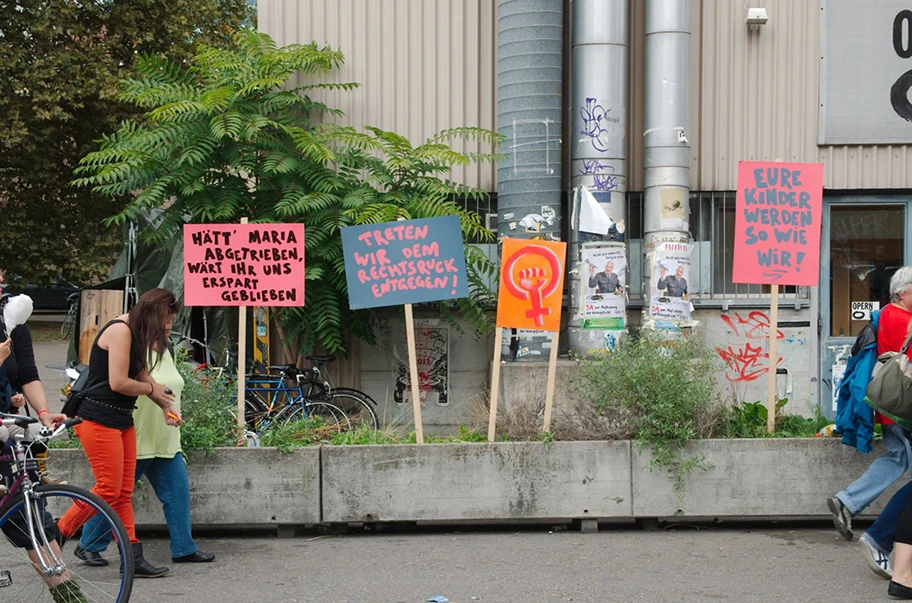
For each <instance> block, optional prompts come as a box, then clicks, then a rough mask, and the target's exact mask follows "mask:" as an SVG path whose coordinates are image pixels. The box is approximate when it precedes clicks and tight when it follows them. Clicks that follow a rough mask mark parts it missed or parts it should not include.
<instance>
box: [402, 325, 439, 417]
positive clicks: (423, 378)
mask: <svg viewBox="0 0 912 603" xmlns="http://www.w3.org/2000/svg"><path fill="white" fill-rule="evenodd" d="M415 356H416V360H417V363H418V390H419V393H418V395H419V396H420V397H421V402H422V403H426V402H436V403H437V404H440V405H446V404H447V403H448V386H449V378H450V368H449V363H450V332H449V329H448V328H447V326H446V325H444V326H431V325H423V324H422V325H421V326H416V328H415ZM393 357H394V358H395V359H396V364H397V367H398V369H399V371H398V372H399V374H398V377H397V379H396V390H395V393H394V394H393V401H394V402H396V403H397V404H403V403H406V402H411V400H412V383H411V379H410V377H409V365H408V358H407V357H406V358H402V357H400V355H399V350H398V349H397V348H396V346H393Z"/></svg>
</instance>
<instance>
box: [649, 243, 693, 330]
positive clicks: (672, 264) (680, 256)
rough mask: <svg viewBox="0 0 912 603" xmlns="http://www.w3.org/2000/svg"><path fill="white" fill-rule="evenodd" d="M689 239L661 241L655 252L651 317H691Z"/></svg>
mask: <svg viewBox="0 0 912 603" xmlns="http://www.w3.org/2000/svg"><path fill="white" fill-rule="evenodd" d="M692 254H693V245H691V244H689V243H658V244H656V246H655V251H654V252H653V253H652V266H651V268H652V278H651V281H650V282H651V286H650V289H651V291H650V304H649V308H650V311H649V313H650V317H651V318H652V319H653V320H659V321H669V322H673V323H686V322H690V320H691V309H692V307H691V302H690V291H689V286H690V258H691V256H692Z"/></svg>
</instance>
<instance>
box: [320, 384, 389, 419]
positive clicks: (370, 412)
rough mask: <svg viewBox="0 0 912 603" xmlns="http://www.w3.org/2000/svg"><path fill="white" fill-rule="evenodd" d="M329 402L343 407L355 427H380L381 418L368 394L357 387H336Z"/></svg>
mask: <svg viewBox="0 0 912 603" xmlns="http://www.w3.org/2000/svg"><path fill="white" fill-rule="evenodd" d="M328 402H329V403H330V404H332V405H334V406H338V407H339V408H341V409H342V412H344V413H345V414H346V416H348V420H349V421H350V422H351V425H352V427H353V428H358V427H362V426H363V427H367V428H368V429H380V420H379V419H378V418H377V412H376V411H375V410H374V407H373V405H372V404H371V399H370V397H369V396H368V395H367V394H362V393H361V392H359V391H358V390H356V389H346V388H341V389H335V390H333V392H332V394H331V395H330V398H329V400H328Z"/></svg>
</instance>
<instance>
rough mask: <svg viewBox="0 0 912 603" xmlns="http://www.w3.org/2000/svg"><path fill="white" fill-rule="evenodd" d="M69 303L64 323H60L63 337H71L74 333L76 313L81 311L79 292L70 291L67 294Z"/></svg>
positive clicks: (61, 336)
mask: <svg viewBox="0 0 912 603" xmlns="http://www.w3.org/2000/svg"><path fill="white" fill-rule="evenodd" d="M67 304H68V305H69V308H68V309H67V313H66V316H64V317H63V324H61V325H60V338H61V339H69V338H70V335H72V333H73V328H74V327H75V326H76V314H78V313H79V294H78V293H70V294H69V295H68V296H67Z"/></svg>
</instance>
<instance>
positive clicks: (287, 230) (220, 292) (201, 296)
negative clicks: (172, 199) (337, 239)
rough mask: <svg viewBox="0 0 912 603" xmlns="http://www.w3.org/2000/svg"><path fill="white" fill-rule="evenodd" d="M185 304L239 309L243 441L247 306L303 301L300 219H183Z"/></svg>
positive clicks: (239, 419)
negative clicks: (196, 221) (203, 221)
mask: <svg viewBox="0 0 912 603" xmlns="http://www.w3.org/2000/svg"><path fill="white" fill-rule="evenodd" d="M184 304H185V305H187V306H236V307H237V308H238V367H237V371H238V376H237V385H238V395H237V426H238V435H239V443H243V433H244V428H245V426H246V422H245V420H244V394H245V391H246V387H245V386H246V375H247V307H248V306H303V305H304V225H303V224H248V223H247V218H241V222H240V224H185V225H184Z"/></svg>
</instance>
